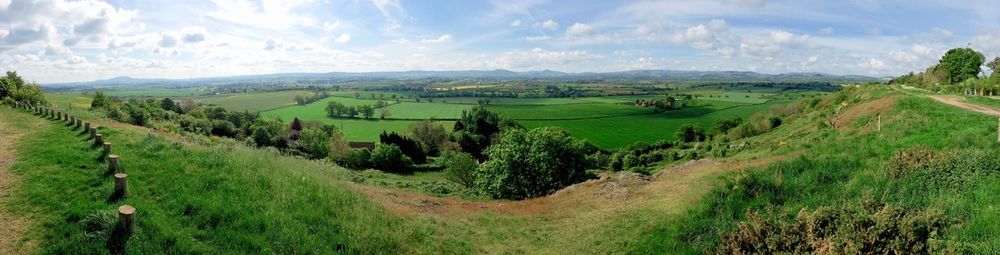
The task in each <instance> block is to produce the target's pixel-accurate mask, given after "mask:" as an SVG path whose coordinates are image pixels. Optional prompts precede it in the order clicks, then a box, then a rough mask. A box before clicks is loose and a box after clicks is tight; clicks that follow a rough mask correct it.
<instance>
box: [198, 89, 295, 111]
mask: <svg viewBox="0 0 1000 255" xmlns="http://www.w3.org/2000/svg"><path fill="white" fill-rule="evenodd" d="M312 94H313V93H312V92H309V91H304V90H291V91H278V92H262V93H244V94H235V95H228V96H220V97H206V98H199V99H197V100H195V101H196V102H198V103H202V104H207V105H215V106H221V107H222V108H226V110H230V111H244V110H245V111H249V112H259V111H266V110H270V109H274V108H279V107H284V106H291V105H295V96H311V95H312Z"/></svg>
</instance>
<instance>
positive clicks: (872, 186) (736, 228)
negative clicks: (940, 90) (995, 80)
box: [631, 88, 1000, 253]
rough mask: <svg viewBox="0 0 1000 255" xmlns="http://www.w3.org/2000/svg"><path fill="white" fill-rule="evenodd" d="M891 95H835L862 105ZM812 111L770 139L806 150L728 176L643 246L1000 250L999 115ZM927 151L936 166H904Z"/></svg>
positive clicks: (642, 249) (911, 104) (906, 101)
mask: <svg viewBox="0 0 1000 255" xmlns="http://www.w3.org/2000/svg"><path fill="white" fill-rule="evenodd" d="M872 90H874V91H872ZM884 93H885V91H883V90H877V89H872V88H868V89H866V90H862V91H855V92H850V91H848V92H841V95H834V97H836V96H841V97H843V96H845V95H846V96H847V97H846V98H841V99H840V100H835V101H845V102H849V104H856V103H860V102H863V101H866V100H870V99H872V98H873V97H871V96H872V95H873V94H877V95H878V96H875V97H874V98H877V97H881V96H884ZM834 104H839V102H835V103H831V104H830V105H834ZM806 114H807V116H800V118H797V119H796V120H795V121H793V122H792V123H790V124H787V125H784V126H782V127H781V128H779V129H778V132H771V133H768V134H766V135H764V136H762V137H759V138H758V139H760V140H762V141H775V140H787V141H794V142H796V144H799V146H798V147H795V148H791V149H788V150H790V151H799V152H800V153H801V154H800V155H801V156H799V157H796V158H793V159H790V160H785V161H783V162H779V163H777V164H773V165H771V166H768V167H764V168H757V169H751V170H747V171H745V172H742V173H739V174H734V175H732V176H730V177H728V178H726V180H725V181H724V182H723V184H722V185H720V186H719V187H717V188H714V189H713V191H712V192H711V193H710V194H709V195H708V196H706V197H705V198H703V199H702V200H701V201H700V203H699V204H698V205H697V206H696V207H695V208H694V209H691V210H690V211H688V212H687V213H686V215H685V216H683V217H680V218H677V219H668V220H664V221H661V222H659V223H656V227H654V228H653V229H652V230H650V231H648V232H647V233H645V234H643V235H642V236H640V238H639V240H638V241H637V242H638V243H639V244H638V245H636V246H634V247H632V248H631V252H633V253H649V252H663V251H674V252H679V253H702V252H719V253H731V252H737V251H743V252H761V253H773V252H780V251H784V252H823V251H826V252H834V253H855V252H859V253H866V252H869V253H883V252H888V251H892V252H897V253H900V252H902V253H928V252H933V253H938V252H959V253H966V252H972V253H994V252H997V249H998V247H1000V238H997V236H998V235H997V234H998V233H1000V223H997V222H1000V221H997V220H998V218H1000V216H997V215H998V214H997V210H998V209H997V206H1000V199H998V198H996V196H990V195H987V194H996V192H1000V157H997V156H996V155H1000V144H997V142H996V133H995V132H996V125H997V124H996V119H995V117H989V116H985V115H980V114H977V113H972V112H966V111H963V110H959V109H957V108H952V107H950V106H945V105H940V104H936V103H935V102H933V101H931V100H930V99H925V98H918V97H915V96H902V97H901V98H900V99H899V102H898V103H897V105H896V106H895V107H894V108H893V109H892V110H890V111H889V112H887V113H883V114H884V116H883V118H885V119H884V120H883V132H882V133H878V132H870V131H869V132H862V131H860V130H848V131H842V132H841V131H836V130H835V129H832V128H829V127H826V128H822V127H821V128H818V129H816V128H814V127H815V126H816V124H815V123H818V122H819V121H821V120H822V119H824V118H827V117H829V115H827V114H829V113H828V112H825V111H824V110H823V109H818V110H816V111H811V112H807V113H806ZM872 114H876V113H872ZM868 121H870V120H868ZM798 130H808V132H798ZM789 134H794V136H795V137H791V135H789ZM915 147H922V148H928V149H924V150H928V151H930V152H929V153H911V154H914V155H919V156H920V157H927V158H931V159H933V160H930V161H933V163H927V164H923V163H921V164H908V163H906V162H903V161H906V160H908V159H907V157H905V156H900V155H903V154H906V153H907V152H908V151H910V150H914V148H915ZM917 150H919V149H917ZM751 153H755V155H761V154H766V153H761V152H751ZM894 155H896V156H894ZM892 168H902V170H899V169H896V170H890V169H892ZM893 172H896V173H895V174H893ZM810 227H812V228H810ZM810 229H813V230H815V229H820V230H822V231H825V232H821V233H819V232H815V233H814V232H808V231H807V230H810ZM748 244H751V245H748ZM859 247H860V248H859Z"/></svg>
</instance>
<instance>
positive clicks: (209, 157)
mask: <svg viewBox="0 0 1000 255" xmlns="http://www.w3.org/2000/svg"><path fill="white" fill-rule="evenodd" d="M0 111H3V114H2V115H0V119H2V121H4V122H5V123H12V124H13V126H14V128H18V129H22V130H29V129H30V130H35V131H34V132H31V133H30V135H28V136H25V137H23V138H22V139H21V140H20V141H19V142H18V144H17V146H16V147H17V149H18V155H19V159H18V161H17V162H16V163H15V164H14V165H13V166H12V171H13V172H14V173H16V174H18V175H20V176H21V177H22V184H21V186H19V188H18V189H16V190H14V191H13V194H12V196H13V200H12V201H13V203H11V205H10V208H8V209H10V210H11V211H14V212H24V213H28V212H32V216H33V217H34V218H36V222H37V224H36V225H35V226H34V227H33V228H34V229H33V230H34V231H33V233H35V234H34V235H37V236H36V238H38V239H41V243H40V245H39V247H40V249H41V250H40V252H41V253H45V254H78V253H85V254H94V253H103V252H106V251H107V246H108V245H110V244H111V242H109V241H108V234H109V233H110V231H108V228H109V226H113V222H110V221H114V219H113V217H111V216H109V215H114V208H116V207H117V206H118V205H120V204H130V205H134V206H135V207H136V208H137V209H138V213H137V222H138V223H137V227H136V233H135V235H134V236H133V237H132V238H131V240H130V241H129V243H128V244H127V250H126V251H127V252H129V253H137V254H142V253H169V254H226V253H228V254H257V253H274V254H297V253H366V254H395V253H438V252H443V251H440V250H434V249H446V250H451V251H452V252H454V249H458V250H462V249H465V248H463V247H454V246H447V245H428V244H426V243H425V242H427V241H428V238H429V236H430V234H431V229H430V228H429V227H428V226H424V225H412V224H407V223H406V222H403V221H402V220H400V219H396V218H394V217H391V216H388V215H387V214H386V212H385V210H384V209H383V208H382V207H381V206H378V205H377V204H374V203H372V202H370V201H368V200H367V199H365V198H364V197H363V196H361V195H359V194H357V193H355V192H354V191H352V190H350V189H348V188H347V187H346V185H345V182H343V179H344V178H346V176H347V174H346V173H345V171H346V170H344V169H341V168H337V167H333V166H331V165H328V164H323V163H320V162H313V161H307V160H300V159H295V158H289V157H281V156H278V154H277V153H274V152H271V151H267V150H259V149H253V148H247V147H243V146H238V145H217V146H208V147H200V146H187V145H184V144H182V143H180V142H177V141H173V140H168V139H166V138H162V137H159V136H156V135H151V134H146V133H143V132H140V131H138V130H133V129H128V128H113V129H107V128H103V126H105V125H103V124H104V123H101V124H102V125H101V126H102V128H100V133H102V134H104V137H105V138H106V140H107V141H110V142H112V143H113V145H114V149H113V150H114V153H115V154H118V155H119V156H120V158H121V165H122V168H123V169H124V172H126V173H128V175H129V186H130V187H129V197H128V198H126V199H124V200H123V201H114V200H110V199H109V198H110V197H111V195H112V191H113V181H112V178H111V177H110V176H109V175H108V173H107V172H106V171H105V170H104V165H103V162H102V160H101V155H100V152H99V151H100V150H99V149H94V148H92V147H91V146H92V145H91V142H90V141H88V139H87V136H86V135H84V133H83V132H82V130H80V129H74V128H72V127H67V126H65V125H64V124H62V123H61V122H50V121H48V120H39V119H37V118H36V117H34V116H30V115H28V114H26V113H14V112H13V111H12V110H7V109H5V110H0Z"/></svg>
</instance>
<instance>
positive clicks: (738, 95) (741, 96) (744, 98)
mask: <svg viewBox="0 0 1000 255" xmlns="http://www.w3.org/2000/svg"><path fill="white" fill-rule="evenodd" d="M692 94H695V95H701V96H702V97H700V99H703V100H713V101H720V102H731V103H744V104H760V103H764V102H767V101H769V100H770V99H768V97H769V96H772V95H774V94H772V93H760V92H734V91H698V92H694V93H692Z"/></svg>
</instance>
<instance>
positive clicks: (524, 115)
mask: <svg viewBox="0 0 1000 255" xmlns="http://www.w3.org/2000/svg"><path fill="white" fill-rule="evenodd" d="M487 109H489V110H491V111H495V112H497V113H500V114H502V115H504V116H507V117H508V118H512V119H517V120H528V119H571V118H594V117H607V116H622V115H636V114H649V113H653V110H652V109H650V108H644V107H638V106H634V105H628V104H609V103H580V104H557V105H545V106H537V105H490V106H487Z"/></svg>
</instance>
